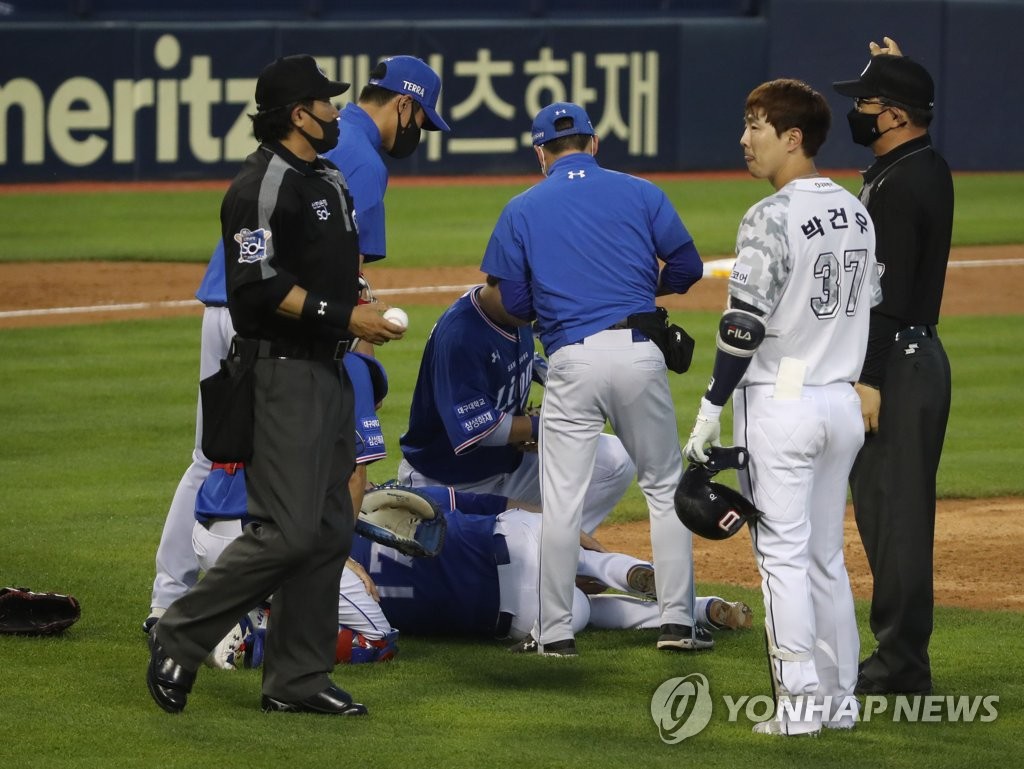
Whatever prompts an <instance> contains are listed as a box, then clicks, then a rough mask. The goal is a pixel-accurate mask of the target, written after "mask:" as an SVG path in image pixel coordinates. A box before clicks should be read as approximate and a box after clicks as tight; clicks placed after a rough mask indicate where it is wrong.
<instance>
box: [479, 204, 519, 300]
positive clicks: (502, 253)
mask: <svg viewBox="0 0 1024 769" xmlns="http://www.w3.org/2000/svg"><path fill="white" fill-rule="evenodd" d="M514 203H515V198H513V200H512V201H511V202H509V204H508V205H506V206H505V210H504V211H502V212H501V216H500V217H499V218H498V223H497V224H495V225H494V231H493V232H492V233H491V239H490V240H489V241H488V243H487V250H486V251H484V258H483V261H482V262H481V265H480V269H481V271H483V272H484V273H486V274H487V275H493V276H494V277H496V278H501V279H502V280H512V281H522V282H525V281H528V280H529V278H530V275H529V267H528V265H527V262H526V250H525V248H524V247H523V240H522V238H521V237H520V235H519V233H518V232H516V227H515V224H514V220H515V219H516V213H515V211H516V206H515V205H514ZM506 309H508V308H506Z"/></svg>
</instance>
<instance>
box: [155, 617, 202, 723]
mask: <svg viewBox="0 0 1024 769" xmlns="http://www.w3.org/2000/svg"><path fill="white" fill-rule="evenodd" d="M147 640H148V641H149V668H148V669H147V670H146V685H147V686H148V687H149V693H150V694H151V695H152V696H153V699H154V700H155V701H156V704H157V705H159V706H160V707H161V708H163V709H164V710H166V711H167V712H168V713H180V712H181V711H183V710H184V709H185V703H186V702H188V693H189V692H190V691H192V684H193V683H194V682H195V680H196V672H195V671H194V670H186V669H185V668H183V667H182V666H181V665H179V664H178V663H177V662H175V661H174V660H173V659H171V658H170V657H168V656H167V652H165V651H164V647H162V646H161V645H160V642H159V641H158V640H156V634H155V633H150V634H149V638H148V639H147Z"/></svg>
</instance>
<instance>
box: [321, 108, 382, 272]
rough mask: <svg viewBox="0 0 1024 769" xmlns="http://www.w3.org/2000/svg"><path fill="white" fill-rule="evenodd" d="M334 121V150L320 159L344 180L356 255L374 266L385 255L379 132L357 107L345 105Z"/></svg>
mask: <svg viewBox="0 0 1024 769" xmlns="http://www.w3.org/2000/svg"><path fill="white" fill-rule="evenodd" d="M338 120H339V121H340V128H341V136H340V137H339V139H338V146H336V147H335V148H334V149H332V150H331V151H330V152H328V153H327V154H326V155H324V157H326V158H327V159H328V160H330V161H331V162H333V163H334V165H336V166H337V167H338V168H339V169H340V170H341V173H342V176H344V177H345V182H346V183H347V184H348V191H349V193H350V194H351V195H352V200H353V202H354V204H355V219H356V226H357V227H358V228H359V253H361V254H362V255H363V256H364V257H365V261H367V262H374V261H377V260H378V259H383V258H384V257H385V256H386V254H387V251H386V247H385V238H384V193H385V192H386V191H387V188H388V169H387V166H385V165H384V161H383V160H382V159H381V156H380V130H379V129H378V128H377V124H376V123H374V122H373V118H371V117H370V116H369V115H368V114H367V113H366V110H364V109H363V108H362V107H360V106H359V105H358V104H348V105H346V106H345V109H343V110H342V111H341V116H340V117H339V118H338Z"/></svg>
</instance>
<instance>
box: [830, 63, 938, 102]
mask: <svg viewBox="0 0 1024 769" xmlns="http://www.w3.org/2000/svg"><path fill="white" fill-rule="evenodd" d="M832 87H833V88H835V89H836V91H838V92H839V93H841V94H842V95H843V96H852V97H853V98H854V99H870V98H872V97H874V98H878V99H882V100H883V101H888V102H892V103H893V104H895V105H897V106H901V107H913V108H915V109H931V108H932V107H933V106H934V105H935V84H934V83H933V82H932V76H931V75H929V74H928V70H926V69H925V68H924V67H923V66H921V65H920V64H918V63H917V62H916V61H914V60H913V59H910V58H908V57H906V56H892V55H890V54H887V53H881V54H878V55H877V56H872V57H871V60H870V61H869V62H868V65H867V66H866V67H865V68H864V71H863V72H861V73H860V77H859V78H857V79H856V80H839V81H837V82H835V83H833V84H832Z"/></svg>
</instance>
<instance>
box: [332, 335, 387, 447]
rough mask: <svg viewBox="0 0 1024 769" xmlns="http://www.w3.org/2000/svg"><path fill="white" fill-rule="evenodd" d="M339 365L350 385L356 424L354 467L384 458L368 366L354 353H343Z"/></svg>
mask: <svg viewBox="0 0 1024 769" xmlns="http://www.w3.org/2000/svg"><path fill="white" fill-rule="evenodd" d="M342 364H343V365H344V367H345V371H346V373H347V374H348V378H349V381H351V382H352V392H353V406H352V408H353V411H354V412H355V425H356V435H355V438H356V464H357V465H366V464H370V463H371V462H376V461H377V460H379V459H383V458H384V457H385V456H387V446H386V445H385V443H384V431H383V429H382V428H381V424H380V418H379V417H378V416H377V408H376V402H375V399H374V391H373V381H372V379H371V377H370V370H369V368H368V365H369V364H368V363H367V362H366V361H365V360H364V359H363V358H362V356H360V355H357V354H356V353H351V352H350V353H346V354H345V357H344V358H343V359H342Z"/></svg>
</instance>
